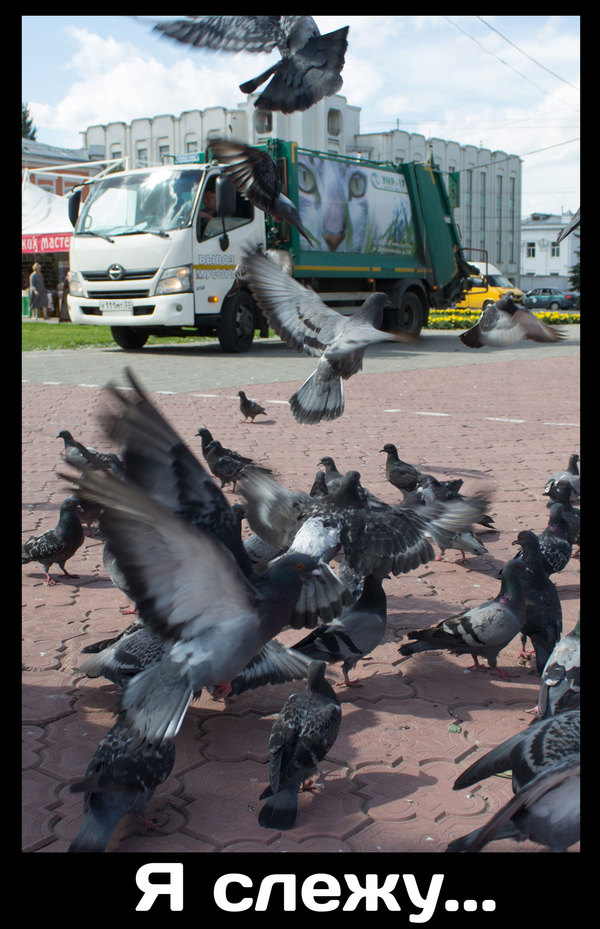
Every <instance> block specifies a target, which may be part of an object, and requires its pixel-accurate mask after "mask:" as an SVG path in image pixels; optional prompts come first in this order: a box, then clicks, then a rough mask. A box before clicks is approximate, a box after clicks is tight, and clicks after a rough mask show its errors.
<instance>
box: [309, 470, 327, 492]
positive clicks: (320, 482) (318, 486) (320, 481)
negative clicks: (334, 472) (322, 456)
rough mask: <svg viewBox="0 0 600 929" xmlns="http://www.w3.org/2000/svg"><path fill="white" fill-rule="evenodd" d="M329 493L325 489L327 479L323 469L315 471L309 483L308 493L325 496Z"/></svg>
mask: <svg viewBox="0 0 600 929" xmlns="http://www.w3.org/2000/svg"><path fill="white" fill-rule="evenodd" d="M328 493H329V490H328V489H327V479H326V477H325V472H324V471H317V473H316V474H315V479H314V481H313V482H312V484H311V487H310V490H309V494H310V496H311V497H326V496H327V494H328Z"/></svg>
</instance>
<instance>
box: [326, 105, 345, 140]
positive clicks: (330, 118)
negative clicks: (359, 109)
mask: <svg viewBox="0 0 600 929" xmlns="http://www.w3.org/2000/svg"><path fill="white" fill-rule="evenodd" d="M341 131H342V114H341V112H340V111H339V110H334V109H331V110H329V111H328V113H327V132H328V134H329V135H340V133H341Z"/></svg>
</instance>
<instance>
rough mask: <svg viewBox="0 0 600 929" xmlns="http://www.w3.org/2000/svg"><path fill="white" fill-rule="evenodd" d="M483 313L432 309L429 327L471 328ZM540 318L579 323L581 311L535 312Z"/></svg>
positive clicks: (553, 321)
mask: <svg viewBox="0 0 600 929" xmlns="http://www.w3.org/2000/svg"><path fill="white" fill-rule="evenodd" d="M480 315H481V311H480V310H450V309H449V310H430V311H429V322H428V323H427V326H426V328H427V329H470V327H471V326H473V325H475V323H476V322H477V320H478V319H479V317H480ZM535 316H537V317H538V318H539V319H543V320H544V322H545V323H549V324H550V325H551V326H564V325H568V324H571V323H577V324H579V323H580V322H581V317H580V314H579V313H551V312H540V313H535Z"/></svg>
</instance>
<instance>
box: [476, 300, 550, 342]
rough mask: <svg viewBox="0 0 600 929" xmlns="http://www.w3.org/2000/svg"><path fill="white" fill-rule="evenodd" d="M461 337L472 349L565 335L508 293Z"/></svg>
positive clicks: (489, 307)
mask: <svg viewBox="0 0 600 929" xmlns="http://www.w3.org/2000/svg"><path fill="white" fill-rule="evenodd" d="M459 338H460V340H461V342H463V343H464V344H465V345H466V346H467V347H468V348H482V347H483V346H484V345H488V346H489V347H490V348H505V347H506V346H507V345H515V343H517V342H520V341H521V339H532V340H533V341H534V342H559V341H560V340H561V339H564V334H563V333H562V332H561V331H560V330H559V329H555V328H554V326H549V325H548V324H547V323H545V322H544V321H543V320H542V319H538V317H537V316H534V314H533V313H532V312H531V311H530V310H528V309H527V307H525V306H521V305H520V304H518V303H515V301H514V300H513V299H512V298H511V297H510V296H508V297H503V298H502V300H499V301H498V302H497V303H492V304H490V305H489V306H488V307H486V308H485V310H484V311H483V313H482V314H481V316H480V317H479V319H478V320H477V322H476V323H475V325H474V326H471V328H470V329H467V331H466V332H461V334H460V336H459Z"/></svg>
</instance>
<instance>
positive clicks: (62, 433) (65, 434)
mask: <svg viewBox="0 0 600 929" xmlns="http://www.w3.org/2000/svg"><path fill="white" fill-rule="evenodd" d="M56 438H57V439H63V440H64V441H65V442H72V441H73V436H72V435H71V433H70V432H69V431H68V430H67V429H61V430H60V432H59V433H58V435H57V436H56Z"/></svg>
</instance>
